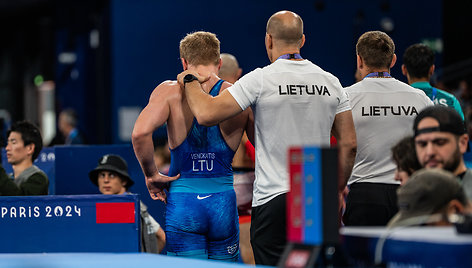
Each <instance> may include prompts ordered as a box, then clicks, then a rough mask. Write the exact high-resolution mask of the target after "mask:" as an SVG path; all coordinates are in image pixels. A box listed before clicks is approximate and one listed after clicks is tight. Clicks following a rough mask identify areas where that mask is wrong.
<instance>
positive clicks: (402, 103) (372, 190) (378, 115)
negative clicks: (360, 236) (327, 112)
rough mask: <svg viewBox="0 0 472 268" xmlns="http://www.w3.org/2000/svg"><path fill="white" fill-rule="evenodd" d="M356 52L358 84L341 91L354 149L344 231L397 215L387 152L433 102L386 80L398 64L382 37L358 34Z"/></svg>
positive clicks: (382, 222)
mask: <svg viewBox="0 0 472 268" xmlns="http://www.w3.org/2000/svg"><path fill="white" fill-rule="evenodd" d="M356 53H357V69H359V72H360V73H361V77H362V80H361V81H360V82H357V83H355V84H354V85H352V86H350V87H347V88H346V89H345V90H346V92H347V94H348V95H349V99H350V104H351V107H352V117H353V119H354V125H355V128H356V135H357V146H358V147H357V148H358V150H357V155H356V161H355V164H354V167H353V169H352V175H351V177H350V178H349V182H348V185H349V188H350V189H349V194H348V196H347V200H346V211H345V213H344V215H343V220H344V224H345V225H346V226H372V225H377V226H381V225H386V224H387V223H388V221H389V220H390V218H391V217H393V215H395V213H396V212H397V202H396V190H397V188H398V186H399V184H400V183H399V182H398V181H396V180H395V179H394V177H395V163H394V162H393V161H392V158H391V153H390V148H392V146H393V145H394V144H395V143H396V142H397V141H398V140H400V139H401V138H402V137H404V136H405V133H408V132H410V131H411V124H412V123H413V120H414V119H415V116H416V115H417V114H418V112H419V111H421V110H422V109H423V108H425V107H427V106H429V105H432V104H433V103H432V102H431V100H430V99H429V98H428V97H427V96H426V94H425V93H424V92H422V91H421V90H417V89H415V88H413V87H411V86H409V85H407V84H405V83H403V82H401V81H399V80H397V79H394V78H393V77H392V76H391V75H390V68H392V67H393V66H394V65H395V62H396V55H395V44H394V43H393V40H392V39H391V38H390V36H388V35H387V34H386V33H384V32H381V31H370V32H366V33H364V34H362V35H361V36H360V37H359V40H358V41H357V44H356Z"/></svg>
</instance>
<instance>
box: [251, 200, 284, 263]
mask: <svg viewBox="0 0 472 268" xmlns="http://www.w3.org/2000/svg"><path fill="white" fill-rule="evenodd" d="M286 196H287V195H286V194H281V195H279V196H277V197H275V198H274V199H272V200H270V201H269V202H267V203H265V204H264V205H261V206H257V207H252V213H251V245H252V250H253V252H254V260H255V262H256V264H262V265H271V266H276V265H277V263H278V261H279V259H280V257H281V256H282V253H283V251H284V249H285V246H286V244H287V230H286V228H287V226H286V225H287V224H286V217H287V215H286V203H285V202H286Z"/></svg>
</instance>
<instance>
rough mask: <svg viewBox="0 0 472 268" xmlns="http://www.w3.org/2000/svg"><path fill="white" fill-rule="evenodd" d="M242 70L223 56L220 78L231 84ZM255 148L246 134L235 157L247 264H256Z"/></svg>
mask: <svg viewBox="0 0 472 268" xmlns="http://www.w3.org/2000/svg"><path fill="white" fill-rule="evenodd" d="M241 73H242V69H241V68H239V64H238V61H237V60H236V57H234V56H233V55H231V54H228V53H222V54H221V68H220V70H219V72H218V76H219V77H220V78H221V79H223V80H225V81H227V82H230V83H231V84H234V83H236V81H237V80H238V79H239V78H240V77H241ZM254 161H255V156H254V146H252V144H251V142H250V141H249V140H248V138H247V134H246V132H244V134H243V137H242V138H241V143H240V144H239V147H238V149H237V150H236V153H235V154H234V157H233V163H232V165H233V177H234V181H233V185H234V191H235V192H236V202H237V205H238V215H239V246H240V251H241V258H242V260H243V262H244V263H246V264H255V263H254V254H253V253H252V247H251V241H250V237H249V228H250V226H251V205H252V190H253V184H254V179H255V174H254Z"/></svg>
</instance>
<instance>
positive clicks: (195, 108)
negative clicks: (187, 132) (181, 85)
mask: <svg viewBox="0 0 472 268" xmlns="http://www.w3.org/2000/svg"><path fill="white" fill-rule="evenodd" d="M185 95H186V96H187V102H188V104H189V106H190V109H191V110H192V113H193V115H194V116H195V118H197V121H198V123H199V124H200V125H203V126H213V125H216V124H218V123H219V122H218V121H216V120H214V119H213V118H212V117H211V111H213V108H210V106H211V101H212V96H211V95H209V94H207V93H205V92H204V91H203V89H202V86H201V85H200V83H198V81H193V82H190V83H186V84H185Z"/></svg>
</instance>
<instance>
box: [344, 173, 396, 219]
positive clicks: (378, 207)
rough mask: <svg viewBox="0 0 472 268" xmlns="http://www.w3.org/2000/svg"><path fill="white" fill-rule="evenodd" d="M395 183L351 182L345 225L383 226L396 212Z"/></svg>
mask: <svg viewBox="0 0 472 268" xmlns="http://www.w3.org/2000/svg"><path fill="white" fill-rule="evenodd" d="M398 187H399V185H397V184H386V183H367V182H362V183H353V184H351V186H350V188H349V194H348V195H347V199H346V211H345V213H344V215H343V222H344V225H346V226H385V225H387V223H388V221H389V220H390V219H391V218H392V217H393V216H394V215H395V214H396V213H397V212H398V206H397V188H398Z"/></svg>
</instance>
